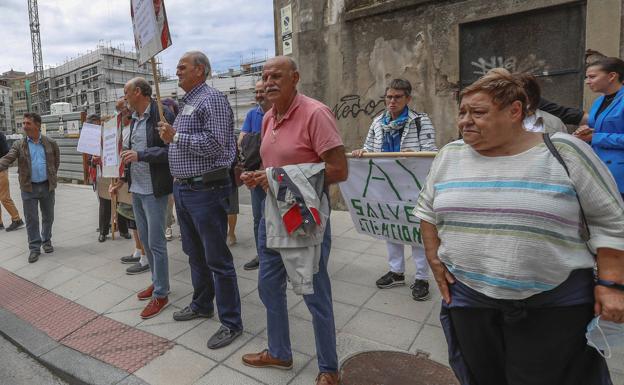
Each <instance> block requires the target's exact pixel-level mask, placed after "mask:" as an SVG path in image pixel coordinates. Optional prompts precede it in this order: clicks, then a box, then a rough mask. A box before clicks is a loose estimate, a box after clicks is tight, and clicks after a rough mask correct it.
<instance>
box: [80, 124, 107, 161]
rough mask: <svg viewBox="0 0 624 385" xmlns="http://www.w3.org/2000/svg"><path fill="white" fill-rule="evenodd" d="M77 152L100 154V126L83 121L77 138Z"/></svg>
mask: <svg viewBox="0 0 624 385" xmlns="http://www.w3.org/2000/svg"><path fill="white" fill-rule="evenodd" d="M76 150H77V151H78V152H82V153H85V154H91V155H97V156H100V153H101V152H102V126H96V125H95V124H91V123H84V124H83V125H82V130H80V138H79V139H78V148H77V149H76Z"/></svg>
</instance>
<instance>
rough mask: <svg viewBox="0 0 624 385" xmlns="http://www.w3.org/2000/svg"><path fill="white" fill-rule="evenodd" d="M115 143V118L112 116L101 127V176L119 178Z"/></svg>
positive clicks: (117, 154)
mask: <svg viewBox="0 0 624 385" xmlns="http://www.w3.org/2000/svg"><path fill="white" fill-rule="evenodd" d="M117 143H118V138H117V119H116V118H112V119H109V120H108V121H106V122H105V123H104V127H103V129H102V176H105V177H111V178H119V152H118V149H119V147H118V146H117Z"/></svg>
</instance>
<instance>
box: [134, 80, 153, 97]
mask: <svg viewBox="0 0 624 385" xmlns="http://www.w3.org/2000/svg"><path fill="white" fill-rule="evenodd" d="M128 84H130V85H132V87H134V88H138V89H139V90H141V95H143V96H148V97H151V96H152V86H150V84H149V83H148V81H147V80H145V78H141V77H137V78H132V79H130V80H129V81H128Z"/></svg>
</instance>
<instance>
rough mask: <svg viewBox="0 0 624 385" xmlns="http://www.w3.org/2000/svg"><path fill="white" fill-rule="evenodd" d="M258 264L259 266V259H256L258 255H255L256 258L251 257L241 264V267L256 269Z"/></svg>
mask: <svg viewBox="0 0 624 385" xmlns="http://www.w3.org/2000/svg"><path fill="white" fill-rule="evenodd" d="M259 266H260V260H259V259H258V256H257V255H256V258H254V259H252V260H251V261H249V262H247V263H246V264H244V265H243V269H245V270H256V269H257V268H258V267H259Z"/></svg>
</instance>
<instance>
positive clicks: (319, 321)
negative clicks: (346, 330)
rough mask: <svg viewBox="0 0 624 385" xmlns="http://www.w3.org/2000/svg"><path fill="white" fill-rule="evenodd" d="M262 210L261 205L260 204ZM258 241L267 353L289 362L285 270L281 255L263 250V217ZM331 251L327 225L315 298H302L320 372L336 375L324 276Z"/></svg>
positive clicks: (328, 289)
mask: <svg viewBox="0 0 624 385" xmlns="http://www.w3.org/2000/svg"><path fill="white" fill-rule="evenodd" d="M262 209H264V201H263V204H262ZM263 211H264V210H263ZM258 239H259V241H260V255H259V256H260V272H259V280H258V291H259V292H260V299H261V300H262V303H264V306H265V307H266V309H267V334H268V337H269V353H270V354H271V357H274V358H277V359H280V360H290V359H291V358H292V351H291V348H290V335H289V333H290V332H289V326H288V307H287V304H286V277H287V276H286V268H285V267H284V263H283V262H282V257H281V255H280V254H279V253H278V252H276V251H275V250H272V249H269V248H267V247H266V222H265V220H264V215H263V216H262V219H261V221H260V227H259V229H258ZM330 250H331V229H330V224H329V221H328V222H327V227H326V228H325V234H324V237H323V244H322V247H321V260H320V262H319V271H318V273H316V274H314V278H313V285H314V294H310V295H304V296H303V300H304V301H305V303H306V305H307V306H308V310H309V311H310V313H311V314H312V325H313V327H314V339H315V341H316V354H317V356H318V358H317V360H318V366H319V369H320V371H321V372H336V371H338V355H337V354H336V326H335V325H334V308H333V305H332V294H331V283H330V282H329V274H327V261H328V260H329V252H330Z"/></svg>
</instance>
